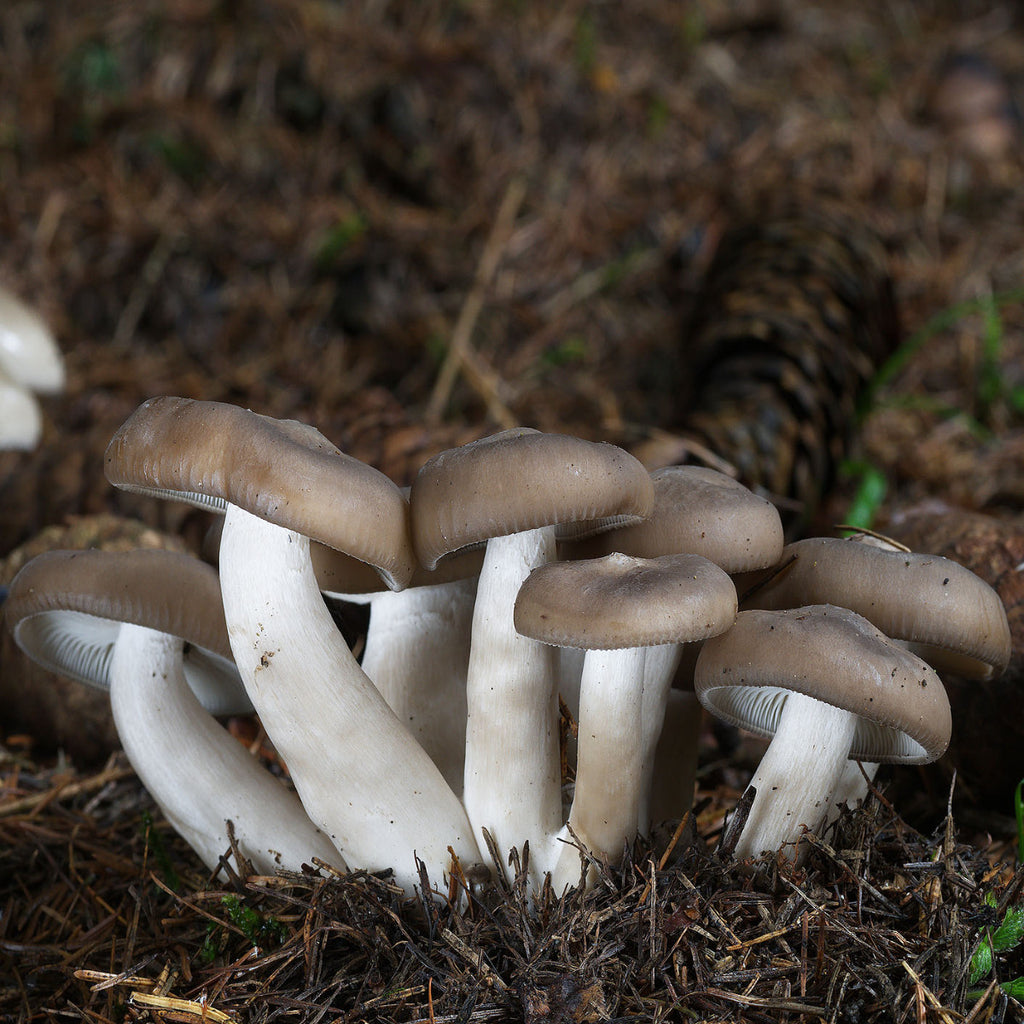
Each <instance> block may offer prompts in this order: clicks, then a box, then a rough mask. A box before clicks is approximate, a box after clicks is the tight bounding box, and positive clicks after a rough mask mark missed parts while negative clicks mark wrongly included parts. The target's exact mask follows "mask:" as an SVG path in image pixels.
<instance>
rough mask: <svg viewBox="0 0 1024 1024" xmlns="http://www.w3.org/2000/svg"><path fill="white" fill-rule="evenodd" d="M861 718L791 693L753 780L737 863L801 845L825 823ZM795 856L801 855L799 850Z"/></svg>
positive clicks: (792, 852) (794, 850) (738, 846)
mask: <svg viewBox="0 0 1024 1024" xmlns="http://www.w3.org/2000/svg"><path fill="white" fill-rule="evenodd" d="M856 725H857V717H856V715H852V714H850V713H849V712H848V711H842V710H840V709H839V708H835V707H833V706H832V705H830V704H826V703H824V702H823V701H820V700H815V699H814V698H813V697H806V696H804V695H803V694H798V693H793V692H790V693H788V694H786V697H785V706H784V707H783V709H782V713H781V715H780V716H779V722H778V726H777V728H776V732H775V735H774V736H773V737H772V741H771V743H770V744H769V746H768V750H767V751H766V752H765V754H764V757H762V758H761V763H760V764H759V765H758V767H757V771H756V772H755V773H754V777H753V778H752V779H751V780H750V785H751V786H753V787H755V788H756V790H757V795H756V796H755V797H754V800H753V803H752V804H751V807H750V814H749V816H748V818H747V821H746V824H745V825H744V826H743V831H742V832H741V834H740V838H739V841H738V842H737V844H736V847H735V856H736V857H738V858H744V857H756V856H757V855H758V854H760V853H762V852H764V851H766V850H767V851H769V852H771V853H775V851H777V850H778V849H779V848H780V847H781V846H782V845H783V844H784V843H796V841H797V840H799V837H800V833H801V830H802V828H803V826H807V827H808V828H809V829H812V830H813V829H816V828H817V827H818V826H819V825H820V823H821V822H822V821H823V820H824V818H825V816H826V814H827V813H828V809H829V806H830V804H831V803H832V797H833V794H834V793H835V790H836V786H837V785H838V783H839V779H840V777H841V775H842V773H843V769H844V767H845V765H846V760H847V758H848V756H849V753H850V746H851V744H852V743H853V737H854V732H855V730H856ZM790 856H792V857H793V858H795V857H796V856H797V851H796V847H795V846H794V847H793V850H792V851H790Z"/></svg>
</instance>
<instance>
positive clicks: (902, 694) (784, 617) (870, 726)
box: [694, 605, 952, 764]
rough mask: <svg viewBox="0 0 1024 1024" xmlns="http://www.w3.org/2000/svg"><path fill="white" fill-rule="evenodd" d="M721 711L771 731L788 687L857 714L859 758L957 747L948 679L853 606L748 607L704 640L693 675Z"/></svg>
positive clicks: (922, 755)
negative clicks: (945, 684) (724, 628)
mask: <svg viewBox="0 0 1024 1024" xmlns="http://www.w3.org/2000/svg"><path fill="white" fill-rule="evenodd" d="M694 689H695V691H696V693H697V697H698V699H699V700H700V702H701V704H703V705H704V707H705V708H707V710H708V711H710V712H711V713H712V714H713V715H715V716H716V717H718V718H720V719H722V720H724V721H726V722H730V723H732V724H733V725H736V726H738V727H740V728H743V729H748V730H750V731H751V732H755V733H757V734H759V735H761V736H772V735H774V733H775V728H776V724H777V722H778V719H779V716H780V714H781V712H782V708H783V706H784V704H785V699H786V695H787V693H789V692H798V693H803V694H806V695H807V696H809V697H813V698H815V699H816V700H820V701H824V702H825V703H826V704H830V705H832V706H833V707H838V708H842V709H843V710H845V711H849V712H850V713H852V714H855V715H857V716H858V723H857V730H856V735H855V737H854V741H853V745H852V748H851V751H850V757H851V758H854V759H856V760H861V761H872V762H876V763H885V762H897V761H900V762H905V763H910V764H923V763H926V762H928V761H934V760H935V759H936V758H938V757H940V756H941V755H942V753H943V752H944V751H945V749H946V747H947V745H948V744H949V737H950V731H951V728H952V718H951V714H950V709H949V701H948V699H947V698H946V691H945V689H944V688H943V685H942V682H941V680H940V679H939V677H938V676H937V675H936V674H935V672H934V671H933V670H932V669H931V668H929V667H928V665H926V664H925V663H924V662H923V661H922V660H921V659H920V658H918V657H917V656H916V655H914V654H912V653H910V652H909V651H907V650H906V649H905V648H903V647H901V646H900V645H898V644H896V643H894V642H893V641H892V640H890V639H889V638H888V637H886V636H885V635H884V634H883V633H882V632H881V631H880V630H878V629H877V628H876V627H875V626H873V625H872V624H871V623H870V622H868V620H867V619H865V618H863V617H862V616H860V615H857V614H856V613H855V612H852V611H850V610H849V609H846V608H837V607H835V606H834V605H815V606H812V607H806V608H792V609H784V610H780V611H772V610H755V611H741V612H740V613H739V615H738V616H737V617H736V623H735V625H734V626H733V627H732V628H731V629H729V630H728V631H727V632H726V633H723V634H721V635H720V636H717V637H712V638H711V639H710V640H707V641H705V643H704V646H703V648H702V650H701V653H700V657H698V659H697V666H696V671H695V676H694Z"/></svg>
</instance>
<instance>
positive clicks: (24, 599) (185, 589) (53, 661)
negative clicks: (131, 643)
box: [4, 549, 252, 715]
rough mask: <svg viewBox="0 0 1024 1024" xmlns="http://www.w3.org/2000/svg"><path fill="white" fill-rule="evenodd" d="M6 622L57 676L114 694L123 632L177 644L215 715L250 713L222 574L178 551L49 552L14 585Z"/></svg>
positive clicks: (197, 690)
mask: <svg viewBox="0 0 1024 1024" xmlns="http://www.w3.org/2000/svg"><path fill="white" fill-rule="evenodd" d="M4 618H5V619H6V621H7V625H8V627H9V628H10V630H11V633H12V635H13V636H14V639H15V641H16V642H17V644H18V646H19V647H20V648H21V649H22V650H23V651H24V652H25V653H26V654H27V655H28V656H29V657H30V658H32V659H33V660H34V661H36V662H38V663H39V664H41V665H43V666H44V667H45V668H47V669H48V670H49V671H51V672H55V673H57V674H58V675H62V676H66V677H68V678H71V679H75V680H77V681H78V682H81V683H86V684H88V685H90V686H97V687H101V688H109V686H110V681H109V670H110V659H111V656H112V654H113V648H114V643H115V641H116V640H117V633H118V630H119V628H120V625H121V623H122V622H131V623H134V624H135V625H139V626H145V627H147V628H149V629H153V630H157V631H159V632H161V633H166V634H169V635H171V636H176V637H179V638H180V639H181V640H183V641H184V642H185V643H186V645H187V647H186V652H185V676H186V679H188V682H189V685H190V686H191V688H192V690H193V692H195V694H196V696H197V697H198V698H199V700H200V701H201V702H202V704H203V706H204V707H205V708H206V709H207V710H208V711H210V712H211V713H213V714H217V715H226V714H244V713H248V712H250V711H251V710H252V705H251V703H250V702H249V699H248V697H247V696H246V695H245V690H244V689H243V687H242V683H241V680H240V679H239V676H238V672H237V670H236V669H235V663H234V659H233V658H232V655H231V645H230V643H229V642H228V633H227V627H226V626H225V623H224V609H223V607H222V605H221V595H220V584H219V581H218V579H217V573H216V572H215V571H214V570H213V569H212V568H210V566H208V565H206V564H205V563H203V562H200V561H199V560H198V559H196V558H192V557H191V556H189V555H183V554H179V553H177V552H174V551H162V550H157V549H144V550H136V551H93V550H89V551H48V552H46V553H45V554H42V555H38V556H37V557H36V558H33V559H32V560H31V561H30V562H28V563H26V564H25V565H24V566H23V567H22V569H21V571H20V572H19V573H18V574H17V576H15V577H14V580H13V581H12V582H11V587H10V592H9V593H8V596H7V600H6V602H5V603H4Z"/></svg>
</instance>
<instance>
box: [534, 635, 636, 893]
mask: <svg viewBox="0 0 1024 1024" xmlns="http://www.w3.org/2000/svg"><path fill="white" fill-rule="evenodd" d="M646 654H647V651H646V649H645V648H643V647H639V648H637V647H629V648H625V649H622V650H616V651H598V650H595V651H587V656H586V660H585V661H584V663H583V678H582V680H581V683H580V717H579V737H578V744H579V754H578V761H577V768H576V791H575V793H574V795H573V801H572V809H571V810H570V812H569V826H570V827H571V828H572V831H573V832H574V833H575V834H576V838H577V839H579V840H580V842H582V844H583V845H584V846H585V847H586V848H587V849H588V850H589V851H590V852H591V853H592V854H593V855H594V856H595V857H597V858H599V859H601V860H607V861H609V862H610V863H613V864H615V863H618V861H619V858H620V857H621V856H622V850H623V846H624V844H625V843H627V842H631V841H632V840H633V839H634V838H635V836H636V829H637V818H638V814H639V808H640V802H641V786H642V785H643V783H644V778H645V776H644V771H643V745H642V743H641V742H640V734H641V729H642V722H643V712H644V707H643V705H644V700H643V680H644V660H645V657H646ZM567 833H568V830H567V829H566V830H565V831H564V833H563V838H565V835H566V834H567ZM557 846H558V850H557V860H556V862H555V866H554V868H553V869H552V873H551V884H552V886H553V887H554V890H555V892H561V891H562V890H563V889H564V888H565V887H566V886H567V885H575V884H576V883H577V882H579V879H580V859H579V852H578V851H577V850H576V849H575V847H574V846H572V845H569V844H566V843H564V842H558V843H557Z"/></svg>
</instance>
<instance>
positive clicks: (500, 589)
mask: <svg viewBox="0 0 1024 1024" xmlns="http://www.w3.org/2000/svg"><path fill="white" fill-rule="evenodd" d="M554 556H555V539H554V530H553V529H552V528H543V529H539V530H532V531H529V532H526V533H520V534H515V535H514V536H511V537H498V538H494V539H492V540H490V541H488V542H487V554H486V556H485V558H484V563H483V567H482V568H481V571H480V580H479V583H478V584H477V596H476V605H475V608H474V612H473V639H472V646H471V650H470V656H469V673H468V677H467V683H466V691H467V692H466V696H467V705H468V714H467V723H466V769H465V786H464V789H463V803H464V804H465V806H466V811H467V813H468V814H469V819H470V821H471V822H472V823H473V830H474V834H475V835H479V834H480V829H482V828H486V829H487V830H488V831H489V832H490V833H491V835H493V836H494V839H495V841H496V842H497V848H498V849H499V850H500V851H501V852H502V854H505V853H506V852H507V851H508V850H510V849H511V848H512V847H513V846H515V847H519V848H522V845H523V843H524V842H526V841H529V843H530V850H531V857H530V861H531V865H532V871H531V876H532V877H533V879H534V880H535V881H539V880H540V879H541V878H542V877H543V873H544V872H545V871H546V870H548V864H547V853H548V852H549V851H550V846H551V837H552V836H553V835H554V834H555V833H556V832H557V831H558V829H559V827H560V826H561V823H562V822H561V793H560V786H561V778H560V765H559V758H558V694H557V680H556V665H557V654H556V648H554V647H550V646H548V645H547V644H543V643H540V642H538V641H536V640H531V639H529V638H527V637H524V636H520V635H519V634H518V633H517V632H516V630H515V626H514V625H513V609H514V607H515V600H516V594H517V593H518V592H519V587H520V586H521V585H522V583H523V580H525V579H526V577H527V576H528V575H529V574H530V572H531V570H533V569H535V568H536V567H537V566H539V565H543V564H544V563H545V562H547V561H550V560H551V559H552V558H554Z"/></svg>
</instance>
